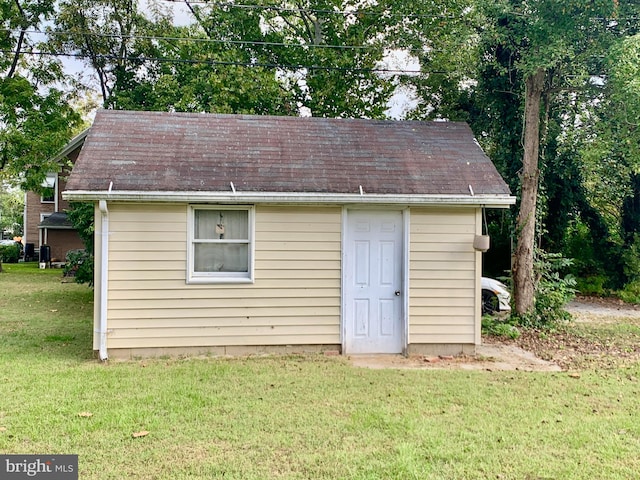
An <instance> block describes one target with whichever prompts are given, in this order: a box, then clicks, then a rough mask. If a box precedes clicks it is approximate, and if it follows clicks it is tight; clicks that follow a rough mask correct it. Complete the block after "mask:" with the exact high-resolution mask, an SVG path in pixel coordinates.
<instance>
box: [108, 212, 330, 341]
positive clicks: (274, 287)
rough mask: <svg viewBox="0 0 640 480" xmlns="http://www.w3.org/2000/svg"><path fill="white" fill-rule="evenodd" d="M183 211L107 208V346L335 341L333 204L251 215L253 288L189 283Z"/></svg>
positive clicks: (185, 218) (236, 285) (185, 227)
mask: <svg viewBox="0 0 640 480" xmlns="http://www.w3.org/2000/svg"><path fill="white" fill-rule="evenodd" d="M187 211H188V206H187V205H186V204H183V205H140V204H109V212H110V235H109V242H110V244H109V245H110V248H109V268H110V270H109V315H108V317H109V320H108V328H109V335H108V346H109V348H113V349H115V348H150V347H216V346H250V345H289V344H305V345H313V344H339V343H340V239H341V237H340V227H341V210H340V208H315V207H286V208H285V207H267V206H257V207H256V210H255V220H256V224H255V272H254V276H255V279H254V280H255V281H254V283H253V284H206V285H202V284H201V285H193V284H191V285H188V284H186V269H187V265H186V259H187Z"/></svg>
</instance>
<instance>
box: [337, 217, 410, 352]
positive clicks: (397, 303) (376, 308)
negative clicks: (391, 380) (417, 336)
mask: <svg viewBox="0 0 640 480" xmlns="http://www.w3.org/2000/svg"><path fill="white" fill-rule="evenodd" d="M402 225H403V223H402V212H399V211H388V210H375V211H372V210H349V211H348V213H347V228H346V240H345V248H346V250H345V265H344V275H345V278H344V284H343V285H344V302H345V308H344V312H345V318H344V320H343V321H344V335H345V338H344V344H345V345H344V347H345V352H344V353H347V354H353V353H401V352H402V350H403V347H404V345H403V321H402V319H403V314H402V305H403V296H404V292H403V291H402V278H403V276H402V271H403V270H402V259H403V255H402V245H403V235H402Z"/></svg>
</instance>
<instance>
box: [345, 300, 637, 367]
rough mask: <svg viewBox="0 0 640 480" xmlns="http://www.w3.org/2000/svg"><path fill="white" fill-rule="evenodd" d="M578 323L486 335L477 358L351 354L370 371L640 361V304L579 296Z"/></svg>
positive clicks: (574, 306)
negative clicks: (503, 335) (506, 335)
mask: <svg viewBox="0 0 640 480" xmlns="http://www.w3.org/2000/svg"><path fill="white" fill-rule="evenodd" d="M567 310H568V311H569V313H571V315H572V317H573V319H574V322H573V323H570V324H568V325H566V326H563V327H561V328H558V329H557V330H555V331H552V332H549V331H544V332H543V331H535V330H525V331H522V334H521V336H520V337H518V338H517V339H509V338H496V337H488V336H483V339H482V342H483V344H482V345H480V346H479V347H478V348H477V349H476V355H474V356H469V355H461V356H456V357H448V356H443V357H425V356H411V357H408V358H406V357H403V356H400V355H374V356H351V357H349V360H350V362H351V363H352V364H353V365H355V366H359V367H366V368H414V369H415V368H420V369H436V368H441V369H442V368H443V369H465V370H488V371H492V370H520V371H538V372H540V371H543V372H553V371H556V372H557V371H561V370H570V371H577V370H583V369H586V368H595V369H611V368H621V367H626V366H630V365H633V364H636V363H640V306H638V305H629V304H625V303H624V302H622V301H620V300H618V299H611V298H590V297H579V298H577V299H576V300H574V301H572V302H571V303H569V304H568V305H567Z"/></svg>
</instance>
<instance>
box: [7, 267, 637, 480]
mask: <svg viewBox="0 0 640 480" xmlns="http://www.w3.org/2000/svg"><path fill="white" fill-rule="evenodd" d="M4 269H5V272H4V273H2V274H0V377H1V381H0V453H40V454H43V453H52V454H62V453H76V454H79V464H80V465H79V466H80V478H81V479H96V480H97V479H100V480H102V479H125V478H126V479H172V480H175V479H212V478H225V479H272V478H283V479H323V478H324V479H334V478H340V479H378V478H379V479H413V478H415V479H530V480H533V479H589V480H592V479H632V478H638V475H639V473H638V472H640V401H639V399H640V365H638V364H633V365H631V366H626V367H624V368H614V369H606V370H596V369H587V370H584V371H581V372H580V375H579V376H578V375H570V374H567V373H526V372H497V371H492V372H488V371H464V370H391V369H389V370H369V369H359V368H355V367H352V366H350V365H349V364H348V363H347V362H346V361H345V360H344V359H343V358H340V357H337V358H336V357H324V356H288V357H255V358H254V357H251V358H238V359H226V358H225V359H218V358H206V359H157V360H141V361H135V362H119V363H107V364H101V363H99V362H98V361H96V360H94V359H93V355H92V352H91V333H92V332H91V330H92V323H91V316H92V311H93V307H92V292H91V291H90V290H89V289H88V288H87V287H86V286H80V285H75V284H73V283H61V272H60V271H59V270H38V268H37V264H27V265H22V264H20V265H7V264H5V265H4ZM140 432H148V433H147V434H142V435H141V436H138V437H134V434H137V433H140Z"/></svg>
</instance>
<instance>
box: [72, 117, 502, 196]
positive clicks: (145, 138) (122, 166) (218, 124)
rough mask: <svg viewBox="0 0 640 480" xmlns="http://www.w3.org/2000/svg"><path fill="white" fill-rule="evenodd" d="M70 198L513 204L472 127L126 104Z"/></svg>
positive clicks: (83, 156) (90, 151)
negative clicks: (183, 110)
mask: <svg viewBox="0 0 640 480" xmlns="http://www.w3.org/2000/svg"><path fill="white" fill-rule="evenodd" d="M64 196H65V198H68V199H74V200H81V199H100V198H120V199H129V200H132V199H142V198H147V199H149V198H152V199H156V200H160V199H162V198H164V199H168V198H174V199H175V198H178V197H180V198H182V199H185V198H189V199H193V198H201V199H207V198H213V197H215V198H218V199H220V198H229V199H233V198H243V199H246V198H249V197H255V198H267V197H269V198H271V197H273V198H274V199H275V198H283V199H284V198H290V199H297V200H300V199H301V198H315V199H316V200H317V199H319V198H325V199H329V198H333V199H337V198H341V199H343V198H351V197H352V196H356V197H359V198H362V199H364V197H368V198H382V199H385V198H386V199H387V200H389V199H392V198H395V199H400V200H401V201H402V202H404V201H406V200H407V199H410V198H413V197H422V198H424V197H431V198H434V197H437V198H444V197H456V198H458V197H460V198H471V197H476V198H474V201H473V202H471V203H481V202H480V201H481V199H482V201H483V202H486V201H488V199H489V200H493V201H494V202H497V203H499V204H501V205H508V204H511V203H513V197H511V196H510V192H509V188H508V186H507V184H506V183H505V182H504V180H503V179H502V178H501V177H500V175H499V173H498V172H497V170H496V169H495V167H494V165H493V164H492V162H491V160H490V159H489V158H488V157H487V156H486V155H485V154H484V152H483V151H482V149H481V148H480V146H479V145H478V143H477V142H476V141H475V139H474V137H473V133H472V131H471V129H470V128H469V126H468V125H467V124H465V123H457V122H418V121H387V120H363V119H328V118H311V117H309V118H302V117H277V116H252V115H217V114H197V113H166V112H138V111H135V112H134V111H116V110H102V111H99V112H98V113H97V115H96V117H95V121H94V123H93V126H92V127H91V129H90V131H89V133H88V135H87V136H86V139H85V142H84V146H83V148H82V150H81V152H80V155H79V157H78V159H77V161H76V164H75V166H74V168H73V171H72V173H71V176H70V177H69V179H68V182H67V190H66V192H65V194H64ZM400 200H399V201H400ZM230 201H231V200H230ZM364 201H366V199H364Z"/></svg>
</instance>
